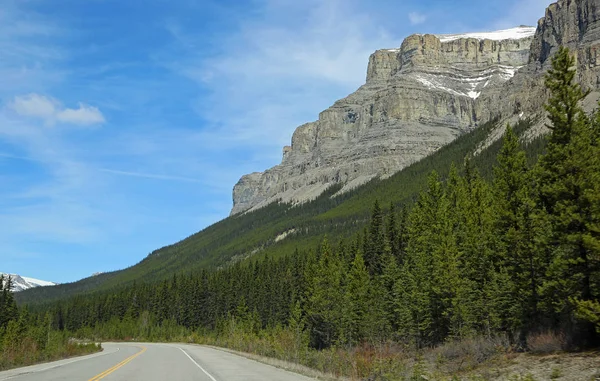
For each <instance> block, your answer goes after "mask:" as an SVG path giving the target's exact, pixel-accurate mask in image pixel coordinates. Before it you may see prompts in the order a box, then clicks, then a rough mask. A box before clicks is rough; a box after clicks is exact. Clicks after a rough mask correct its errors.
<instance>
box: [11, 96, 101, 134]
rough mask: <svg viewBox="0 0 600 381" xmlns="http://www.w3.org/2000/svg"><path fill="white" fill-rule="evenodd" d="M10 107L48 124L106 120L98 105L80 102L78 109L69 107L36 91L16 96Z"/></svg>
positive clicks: (22, 114)
mask: <svg viewBox="0 0 600 381" xmlns="http://www.w3.org/2000/svg"><path fill="white" fill-rule="evenodd" d="M8 107H9V108H11V109H13V110H14V111H15V112H16V113H17V114H19V115H21V116H26V117H33V118H38V119H41V120H42V121H43V122H44V123H45V124H46V125H54V124H55V123H69V124H76V125H81V126H88V125H92V124H99V123H104V121H105V120H104V116H103V115H102V113H101V112H100V110H98V108H97V107H93V106H89V105H86V104H83V103H79V107H78V108H76V109H73V108H67V107H64V106H63V105H62V104H61V102H60V101H58V100H57V99H54V98H50V97H47V96H44V95H39V94H35V93H31V94H28V95H23V96H16V97H15V98H14V100H13V101H12V102H11V103H10V104H9V106H8Z"/></svg>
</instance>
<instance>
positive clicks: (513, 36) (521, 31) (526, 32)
mask: <svg viewBox="0 0 600 381" xmlns="http://www.w3.org/2000/svg"><path fill="white" fill-rule="evenodd" d="M535 29H536V28H535V27H532V26H520V27H516V28H511V29H503V30H497V31H494V32H476V33H460V34H436V35H435V36H436V37H437V38H439V39H440V41H441V42H448V41H454V40H458V39H461V38H474V39H477V40H494V41H502V40H518V39H520V38H526V37H531V36H533V35H534V34H535Z"/></svg>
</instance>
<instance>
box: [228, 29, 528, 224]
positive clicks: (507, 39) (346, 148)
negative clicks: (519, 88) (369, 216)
mask: <svg viewBox="0 0 600 381" xmlns="http://www.w3.org/2000/svg"><path fill="white" fill-rule="evenodd" d="M534 33H535V28H533V27H518V28H514V29H509V30H502V31H497V32H491V33H472V34H455V35H431V34H425V35H412V36H409V37H408V38H406V39H405V40H404V42H403V43H402V45H401V46H400V48H398V49H383V50H378V51H376V52H375V53H373V54H372V55H371V57H370V59H369V65H368V69H367V79H366V83H365V85H363V86H362V87H360V88H359V89H358V90H357V91H356V92H354V93H353V94H351V95H349V96H348V97H346V98H344V99H342V100H339V101H337V102H335V104H334V105H333V106H331V107H330V108H329V109H327V110H325V111H323V112H321V113H320V115H319V120H317V121H316V122H312V123H307V124H305V125H303V126H300V127H298V128H297V129H296V131H295V132H294V134H293V137H292V145H291V146H286V147H284V148H283V160H282V162H281V164H280V165H278V166H275V167H274V168H271V169H268V170H267V171H265V172H257V173H253V174H250V175H246V176H243V177H242V178H241V179H240V181H239V182H238V183H237V184H236V185H235V187H234V189H233V209H232V211H231V213H232V214H236V213H240V212H244V211H246V210H248V209H252V208H255V209H256V208H260V207H262V206H264V205H266V204H269V203H271V202H273V201H274V200H275V199H282V200H284V201H292V202H302V201H306V200H309V199H311V198H314V197H316V196H318V195H319V194H320V193H321V192H323V191H324V190H325V189H326V188H327V187H328V186H330V185H331V184H337V183H341V184H343V188H342V189H341V192H344V191H347V190H349V189H352V188H354V187H356V186H357V185H360V184H362V183H365V182H367V181H369V180H370V179H372V178H373V177H376V176H389V175H391V174H393V173H395V172H397V171H398V170H400V169H402V168H405V167H406V166H407V165H409V164H411V163H414V162H416V161H418V160H420V159H422V158H423V157H425V156H427V155H428V154H430V153H432V152H434V151H436V150H438V149H439V148H440V147H442V146H444V145H446V144H448V143H449V142H450V141H452V140H454V139H456V137H458V136H460V135H461V134H463V133H465V132H467V131H469V130H472V129H473V128H476V127H477V126H479V125H480V124H481V123H482V122H486V121H487V120H482V119H481V118H480V117H479V115H478V113H477V105H476V101H477V99H478V98H479V97H480V96H481V94H482V93H484V92H493V91H495V89H498V88H499V86H500V85H501V84H502V83H504V82H506V81H508V80H509V79H511V78H512V77H513V76H514V75H515V73H516V72H517V71H518V70H519V69H520V68H522V67H523V66H525V65H526V64H527V62H528V60H529V48H530V46H531V42H532V40H533V36H534ZM488 120H489V119H488Z"/></svg>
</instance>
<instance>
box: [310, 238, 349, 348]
mask: <svg viewBox="0 0 600 381" xmlns="http://www.w3.org/2000/svg"><path fill="white" fill-rule="evenodd" d="M308 271H309V273H308V274H307V282H308V284H307V295H306V316H307V323H308V328H309V332H310V335H311V344H312V345H313V346H314V347H316V348H327V347H330V346H331V345H333V344H334V343H335V342H336V341H337V340H338V335H339V329H340V325H341V324H340V323H341V318H342V312H341V310H342V301H343V293H342V264H341V262H340V260H339V258H338V257H337V256H336V255H335V252H334V251H333V250H332V249H331V247H330V246H329V244H328V242H327V239H325V240H324V241H323V244H322V245H321V250H320V258H319V261H318V263H317V264H316V265H315V266H313V267H312V268H311V269H309V270H308Z"/></svg>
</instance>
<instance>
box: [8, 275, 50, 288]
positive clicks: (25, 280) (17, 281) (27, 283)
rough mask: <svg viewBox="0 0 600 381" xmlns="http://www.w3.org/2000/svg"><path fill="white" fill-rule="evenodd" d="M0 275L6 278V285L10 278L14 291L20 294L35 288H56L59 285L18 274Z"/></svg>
mask: <svg viewBox="0 0 600 381" xmlns="http://www.w3.org/2000/svg"><path fill="white" fill-rule="evenodd" d="M0 275H3V276H4V285H6V283H7V282H8V277H9V276H10V278H11V280H12V291H13V292H19V291H23V290H27V289H30V288H34V287H45V286H56V284H57V283H54V282H48V281H46V280H40V279H35V278H29V277H25V276H20V275H17V274H7V273H0Z"/></svg>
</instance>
